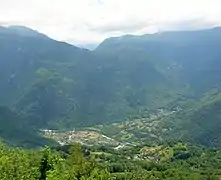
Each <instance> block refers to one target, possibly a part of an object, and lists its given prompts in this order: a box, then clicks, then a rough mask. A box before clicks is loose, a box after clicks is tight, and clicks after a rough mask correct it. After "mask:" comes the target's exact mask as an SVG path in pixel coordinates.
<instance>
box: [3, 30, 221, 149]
mask: <svg viewBox="0 0 221 180" xmlns="http://www.w3.org/2000/svg"><path fill="white" fill-rule="evenodd" d="M220 37H221V30H220V28H215V29H210V30H202V31H194V32H191V31H190V32H165V33H158V34H154V35H143V36H123V37H119V38H111V39H107V40H105V41H104V42H103V43H101V45H100V46H99V47H98V48H97V49H96V50H95V51H89V50H86V49H81V48H77V47H75V46H72V45H70V44H67V43H64V42H58V41H55V40H52V39H50V38H48V37H47V36H45V35H43V34H41V33H39V32H37V31H34V30H31V29H29V28H26V27H20V26H19V27H18V26H13V27H8V28H5V27H1V28H0V83H1V88H0V103H1V104H2V105H4V106H8V107H10V109H12V110H13V111H14V112H16V114H18V116H19V120H18V121H21V122H24V123H25V127H28V128H30V129H31V130H33V131H37V130H38V129H41V128H53V129H73V128H74V127H82V126H94V125H96V124H104V123H113V122H121V121H124V120H125V119H126V118H129V119H133V118H134V117H136V118H138V119H139V118H146V117H148V116H149V115H150V114H152V113H153V112H156V111H157V109H159V108H161V109H164V110H165V111H166V112H167V111H168V112H171V111H173V110H174V108H176V107H181V109H183V110H182V111H179V112H176V113H175V114H173V115H170V116H168V119H167V118H166V120H164V118H163V119H162V122H161V119H160V121H158V122H157V126H156V127H155V126H154V127H155V130H156V133H157V136H159V137H167V136H168V138H170V137H172V138H184V139H188V140H191V141H194V142H200V143H202V144H206V145H213V144H214V145H216V144H219V140H218V139H219V131H218V129H216V128H218V127H219V125H218V121H219V101H217V98H218V95H217V94H216V95H214V99H216V101H210V100H211V98H209V99H207V98H206V97H207V96H205V98H202V97H204V95H205V93H207V92H211V90H212V89H214V88H216V89H218V93H219V89H220V86H221V84H220V82H221V69H220V67H221V66H220V65H221V61H220V60H221V53H220V51H219V47H220V46H221V39H220ZM208 97H212V99H213V96H212V95H211V93H210V95H208ZM189 101H196V103H194V104H192V105H191V104H189V103H188V102H189ZM203 105H205V106H203ZM191 108H192V109H194V110H192V109H191ZM0 113H1V112H0ZM210 118H212V120H211V119H210ZM211 121H213V123H210V122H211ZM145 123H146V122H145ZM147 123H148V122H147ZM123 124H124V123H123ZM15 126H16V127H17V126H19V124H16V123H15ZM13 128H14V127H11V129H13ZM129 128H130V127H129ZM148 128H149V126H148ZM9 129H10V128H9ZM162 129H164V130H165V129H169V131H165V132H163V131H161V130H162ZM170 129H171V130H170ZM137 131H140V132H135V133H137V134H138V136H139V135H140V133H143V134H142V135H141V136H142V137H143V136H144V134H145V133H146V132H144V131H145V128H144V130H143V131H141V130H137ZM149 135H150V134H149ZM149 135H148V136H149ZM7 137H8V139H10V135H9V134H8V135H7V136H5V138H7ZM151 138H152V137H150V139H151ZM206 138H208V139H206ZM153 139H154V138H153Z"/></svg>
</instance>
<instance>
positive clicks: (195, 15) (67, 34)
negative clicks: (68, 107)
mask: <svg viewBox="0 0 221 180" xmlns="http://www.w3.org/2000/svg"><path fill="white" fill-rule="evenodd" d="M220 8H221V0H0V25H24V26H28V27H30V28H33V29H35V30H38V31H39V32H42V33H44V34H47V35H48V36H49V37H51V38H54V39H57V40H61V41H66V42H69V43H72V44H76V45H84V44H96V43H100V42H101V41H103V40H104V39H106V38H108V37H112V36H121V35H124V34H135V35H140V34H146V33H155V32H161V31H169V30H195V29H205V28H210V27H214V26H219V25H221V10H220Z"/></svg>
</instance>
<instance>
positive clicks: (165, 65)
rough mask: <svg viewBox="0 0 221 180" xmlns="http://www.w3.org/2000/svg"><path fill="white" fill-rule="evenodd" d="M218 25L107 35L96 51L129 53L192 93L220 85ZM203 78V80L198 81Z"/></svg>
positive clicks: (202, 91)
mask: <svg viewBox="0 0 221 180" xmlns="http://www.w3.org/2000/svg"><path fill="white" fill-rule="evenodd" d="M220 39H221V28H219V27H217V28H213V29H208V30H200V31H183V32H182V31H177V32H162V33H156V34H153V35H148V34H147V35H142V36H128V35H127V36H123V37H118V38H110V39H107V40H105V41H104V42H103V43H101V44H100V45H99V46H98V48H97V49H96V52H99V53H117V54H120V55H122V54H127V53H133V54H137V56H140V55H141V54H142V55H143V56H144V57H146V59H149V60H151V61H152V62H153V63H154V64H155V66H157V67H158V68H159V69H161V70H162V71H163V72H164V73H165V75H166V76H168V75H170V76H172V78H175V79H176V80H177V81H178V82H182V83H184V84H188V85H189V86H191V89H192V90H194V91H195V94H196V95H199V92H200V93H201V95H202V94H203V93H206V92H207V90H209V89H211V88H213V87H214V86H220V82H221V81H220V78H221V69H220V67H221V66H220V65H221V61H220V58H221V53H220V51H219V47H220V46H221V40H220ZM202 79H203V80H202Z"/></svg>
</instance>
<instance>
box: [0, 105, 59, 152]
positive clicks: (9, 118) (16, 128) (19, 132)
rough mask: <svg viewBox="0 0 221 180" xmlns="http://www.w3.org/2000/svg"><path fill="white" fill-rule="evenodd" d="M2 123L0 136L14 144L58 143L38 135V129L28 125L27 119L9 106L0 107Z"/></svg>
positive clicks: (37, 145)
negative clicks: (34, 129)
mask: <svg viewBox="0 0 221 180" xmlns="http://www.w3.org/2000/svg"><path fill="white" fill-rule="evenodd" d="M0 124H1V126H0V137H1V138H2V139H3V140H4V141H5V142H7V143H8V144H10V145H12V146H20V147H25V148H27V147H29V148H30V147H31V148H33V147H35V148H36V147H41V146H44V145H45V144H48V145H49V144H50V145H53V144H54V145H56V143H55V142H53V141H51V140H49V139H46V138H43V137H41V136H40V135H38V131H33V129H31V128H30V127H29V126H27V125H26V122H25V119H22V118H21V117H19V116H18V114H16V113H15V112H12V111H11V110H10V109H8V108H7V107H3V106H2V107H0Z"/></svg>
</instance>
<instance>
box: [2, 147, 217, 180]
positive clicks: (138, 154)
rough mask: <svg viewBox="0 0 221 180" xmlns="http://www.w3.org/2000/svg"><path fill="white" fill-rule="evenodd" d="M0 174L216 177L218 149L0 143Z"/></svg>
mask: <svg viewBox="0 0 221 180" xmlns="http://www.w3.org/2000/svg"><path fill="white" fill-rule="evenodd" d="M151 157H153V158H151ZM0 179H1V180H9V179H10V180H27V179H29V180H86V179H88V180H106V179H107V180H109V179H110V180H139V179H142V180H143V179H144V180H145V179H148V180H149V179H151V180H155V179H169V180H178V179H195V180H198V179H199V180H200V179H208V180H209V179H214V180H216V179H221V150H219V149H205V148H203V147H198V146H193V145H186V144H183V143H169V144H167V145H162V146H158V147H143V148H141V147H134V148H129V149H122V150H118V151H117V150H113V149H111V148H107V147H95V146H93V147H82V146H81V145H80V144H75V145H73V146H63V147H59V148H52V149H50V148H47V147H46V148H44V149H42V150H38V151H37V150H36V151H32V150H21V149H12V148H9V147H7V146H5V145H3V144H1V146H0Z"/></svg>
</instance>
